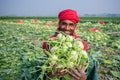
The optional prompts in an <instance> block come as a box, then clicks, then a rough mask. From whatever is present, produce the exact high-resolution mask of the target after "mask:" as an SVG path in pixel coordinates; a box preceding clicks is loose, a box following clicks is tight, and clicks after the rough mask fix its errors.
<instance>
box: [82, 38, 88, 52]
mask: <svg viewBox="0 0 120 80" xmlns="http://www.w3.org/2000/svg"><path fill="white" fill-rule="evenodd" d="M82 43H83V45H84V50H85V51H87V50H88V44H87V43H86V42H85V41H84V40H82Z"/></svg>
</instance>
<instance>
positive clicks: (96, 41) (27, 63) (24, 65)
mask: <svg viewBox="0 0 120 80" xmlns="http://www.w3.org/2000/svg"><path fill="white" fill-rule="evenodd" d="M57 23H58V19H57V18H52V17H43V18H37V17H32V18H27V17H25V18H16V17H13V18H6V17H0V80H34V73H35V72H36V70H35V67H36V61H37V60H39V57H40V56H43V55H45V54H44V52H43V50H42V42H43V41H44V40H46V39H47V38H49V36H50V35H52V34H54V33H55V31H56V29H57ZM75 32H76V33H77V34H78V35H79V36H80V37H81V38H82V39H84V40H85V41H86V42H87V43H88V46H89V50H88V54H89V55H90V56H92V58H93V59H94V60H95V61H96V62H97V66H98V67H97V70H98V76H99V80H120V18H118V17H116V18H91V17H87V18H84V17H83V18H81V19H80V22H79V23H78V26H77V28H76V31H75Z"/></svg>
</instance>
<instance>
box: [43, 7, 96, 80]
mask: <svg viewBox="0 0 120 80" xmlns="http://www.w3.org/2000/svg"><path fill="white" fill-rule="evenodd" d="M58 18H59V23H58V28H57V32H56V33H55V34H54V35H52V36H50V38H55V37H56V36H57V35H58V34H59V31H62V32H64V33H65V34H67V35H70V36H73V37H74V38H75V39H76V38H80V37H79V36H78V35H76V33H75V29H76V27H77V23H78V22H79V17H78V15H77V12H76V11H75V10H72V9H66V10H63V11H61V12H60V13H59V14H58ZM82 43H83V45H84V50H85V51H87V50H88V45H87V43H86V42H85V41H84V40H82ZM42 47H43V49H45V50H48V49H49V46H48V44H47V40H46V41H45V42H44V43H43V45H42ZM90 61H91V62H90V67H89V68H88V69H87V71H85V70H84V65H85V62H83V64H82V66H81V67H80V66H78V65H75V67H76V69H77V70H74V69H72V68H69V69H68V71H66V72H61V71H62V70H63V68H60V69H56V68H55V67H56V65H57V64H55V65H54V66H53V73H48V76H49V77H59V76H64V75H65V74H69V75H70V77H71V80H86V79H87V80H97V73H96V65H95V63H94V62H93V60H90ZM85 72H86V73H85Z"/></svg>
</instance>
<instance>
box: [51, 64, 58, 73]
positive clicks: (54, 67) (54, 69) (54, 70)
mask: <svg viewBox="0 0 120 80" xmlns="http://www.w3.org/2000/svg"><path fill="white" fill-rule="evenodd" d="M56 66H57V64H54V65H53V67H52V69H53V72H54V73H55V72H56V71H57V69H56Z"/></svg>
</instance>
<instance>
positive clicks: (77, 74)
mask: <svg viewBox="0 0 120 80" xmlns="http://www.w3.org/2000/svg"><path fill="white" fill-rule="evenodd" d="M69 71H70V72H71V73H72V74H75V75H76V76H81V74H80V73H79V72H78V71H76V70H74V69H72V68H69Z"/></svg>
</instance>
